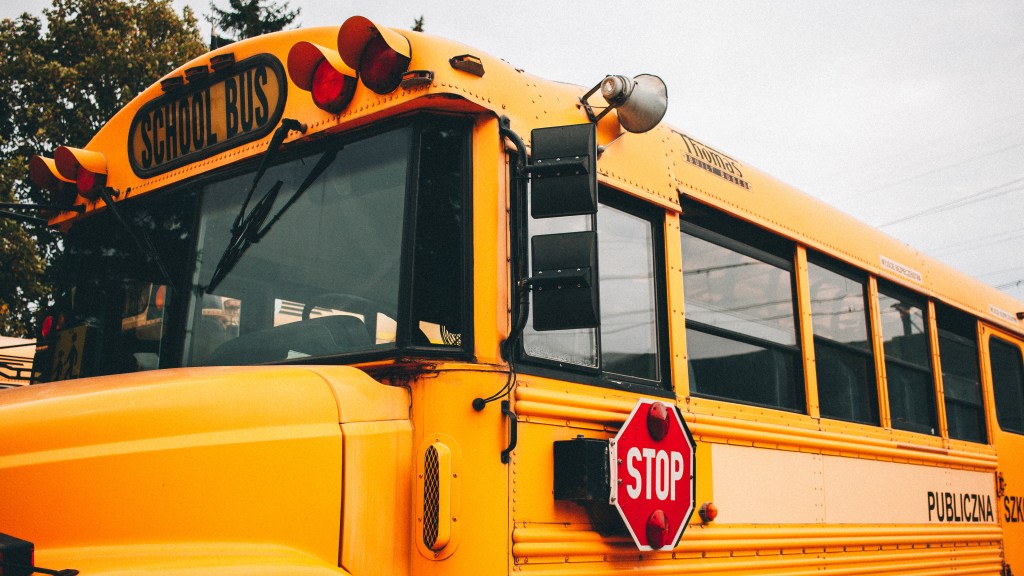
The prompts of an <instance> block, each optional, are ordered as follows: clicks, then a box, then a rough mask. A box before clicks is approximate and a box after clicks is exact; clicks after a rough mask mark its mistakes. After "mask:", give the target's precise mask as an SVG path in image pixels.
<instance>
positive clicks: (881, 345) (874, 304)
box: [868, 276, 892, 428]
mask: <svg viewBox="0 0 1024 576" xmlns="http://www.w3.org/2000/svg"><path fill="white" fill-rule="evenodd" d="M868 312H869V316H870V321H871V344H872V352H874V356H875V377H876V380H877V383H878V416H879V420H880V423H881V425H882V427H883V428H891V427H892V413H891V412H890V411H889V383H888V380H886V374H885V339H884V337H883V335H882V320H881V314H880V313H879V309H878V279H877V278H875V277H874V276H871V277H870V278H868Z"/></svg>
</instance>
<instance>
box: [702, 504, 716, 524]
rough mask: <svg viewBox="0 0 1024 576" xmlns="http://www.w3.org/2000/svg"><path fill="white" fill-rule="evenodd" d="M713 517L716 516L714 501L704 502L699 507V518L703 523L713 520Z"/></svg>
mask: <svg viewBox="0 0 1024 576" xmlns="http://www.w3.org/2000/svg"><path fill="white" fill-rule="evenodd" d="M715 518H718V506H715V503H714V502H705V503H704V504H702V505H701V507H700V519H701V520H703V521H704V523H705V524H707V523H708V522H714V521H715Z"/></svg>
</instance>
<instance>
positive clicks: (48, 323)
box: [39, 316, 55, 340]
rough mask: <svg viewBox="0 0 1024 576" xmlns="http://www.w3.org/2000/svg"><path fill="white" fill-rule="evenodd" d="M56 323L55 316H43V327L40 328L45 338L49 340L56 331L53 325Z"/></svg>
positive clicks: (40, 332)
mask: <svg viewBox="0 0 1024 576" xmlns="http://www.w3.org/2000/svg"><path fill="white" fill-rule="evenodd" d="M54 323H55V320H54V318H53V316H47V317H46V318H43V327H42V328H41V329H40V330H39V334H41V335H42V337H43V339H44V340H49V339H50V336H52V335H53V332H54V330H53V325H54Z"/></svg>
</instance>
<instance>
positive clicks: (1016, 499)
mask: <svg viewBox="0 0 1024 576" xmlns="http://www.w3.org/2000/svg"><path fill="white" fill-rule="evenodd" d="M1003 520H1004V521H1006V522H1010V523H1017V522H1024V497H1021V496H1010V495H1009V494H1007V495H1006V496H1003Z"/></svg>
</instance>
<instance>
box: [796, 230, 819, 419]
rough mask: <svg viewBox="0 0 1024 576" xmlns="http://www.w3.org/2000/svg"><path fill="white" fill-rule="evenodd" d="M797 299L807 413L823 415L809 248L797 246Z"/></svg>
mask: <svg viewBox="0 0 1024 576" xmlns="http://www.w3.org/2000/svg"><path fill="white" fill-rule="evenodd" d="M795 270H796V273H795V281H796V301H797V329H798V332H799V335H800V349H801V350H803V357H802V358H801V360H802V361H803V373H804V395H805V398H806V399H807V414H808V415H809V416H810V417H811V418H818V417H819V416H821V403H820V402H819V400H818V370H817V368H816V362H815V359H814V323H813V321H812V320H811V288H810V284H809V283H808V279H807V250H806V249H805V248H804V247H803V246H797V248H796V266H795Z"/></svg>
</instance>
